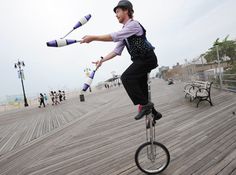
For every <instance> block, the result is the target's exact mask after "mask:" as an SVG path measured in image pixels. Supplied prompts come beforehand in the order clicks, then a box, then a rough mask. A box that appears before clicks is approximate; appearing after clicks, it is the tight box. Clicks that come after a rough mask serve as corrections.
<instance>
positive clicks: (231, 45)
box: [204, 35, 236, 65]
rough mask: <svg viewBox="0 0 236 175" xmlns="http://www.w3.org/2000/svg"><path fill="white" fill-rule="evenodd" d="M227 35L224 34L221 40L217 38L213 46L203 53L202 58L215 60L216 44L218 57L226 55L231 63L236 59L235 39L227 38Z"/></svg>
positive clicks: (210, 60) (209, 60)
mask: <svg viewBox="0 0 236 175" xmlns="http://www.w3.org/2000/svg"><path fill="white" fill-rule="evenodd" d="M228 38H229V35H228V36H226V37H225V38H224V39H223V40H222V41H220V39H219V38H217V39H216V40H215V42H214V43H213V46H212V47H211V48H210V49H209V50H208V51H207V52H206V53H205V54H204V58H205V59H206V60H207V62H212V61H214V60H217V45H218V50H219V56H220V58H222V57H224V56H228V57H229V58H231V60H230V61H231V64H232V65H233V64H234V62H235V61H236V41H235V40H228Z"/></svg>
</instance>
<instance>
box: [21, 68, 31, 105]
mask: <svg viewBox="0 0 236 175" xmlns="http://www.w3.org/2000/svg"><path fill="white" fill-rule="evenodd" d="M22 71H23V70H22V69H21V68H20V79H21V85H22V90H23V96H24V105H25V107H27V106H29V104H28V102H27V98H26V95H25V88H24V82H23V77H22V76H23V75H22Z"/></svg>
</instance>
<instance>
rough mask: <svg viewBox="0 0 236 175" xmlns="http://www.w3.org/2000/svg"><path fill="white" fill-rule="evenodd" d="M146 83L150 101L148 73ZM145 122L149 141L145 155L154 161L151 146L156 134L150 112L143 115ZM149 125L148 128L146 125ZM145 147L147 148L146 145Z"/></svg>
mask: <svg viewBox="0 0 236 175" xmlns="http://www.w3.org/2000/svg"><path fill="white" fill-rule="evenodd" d="M147 84H148V101H149V102H151V100H152V99H151V80H150V74H149V73H148V74H147ZM145 122H146V140H147V142H150V143H151V150H150V151H151V154H150V155H147V156H148V157H149V159H150V160H151V161H154V157H155V156H154V155H155V150H154V147H153V142H154V141H155V140H156V138H155V137H156V135H155V125H153V116H152V113H149V114H148V115H146V117H145ZM148 125H149V129H148V127H147V126H148ZM147 149H149V148H148V147H147ZM148 153H149V150H147V154H148Z"/></svg>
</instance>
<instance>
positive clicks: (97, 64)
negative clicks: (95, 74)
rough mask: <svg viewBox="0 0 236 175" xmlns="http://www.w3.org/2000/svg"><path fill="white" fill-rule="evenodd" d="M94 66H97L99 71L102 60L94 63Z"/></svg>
mask: <svg viewBox="0 0 236 175" xmlns="http://www.w3.org/2000/svg"><path fill="white" fill-rule="evenodd" d="M92 63H93V64H96V67H97V69H98V68H99V67H100V66H101V65H102V60H98V61H93V62H92Z"/></svg>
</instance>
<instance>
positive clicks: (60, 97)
mask: <svg viewBox="0 0 236 175" xmlns="http://www.w3.org/2000/svg"><path fill="white" fill-rule="evenodd" d="M58 96H59V101H60V102H61V101H62V93H61V90H59V91H58Z"/></svg>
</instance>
